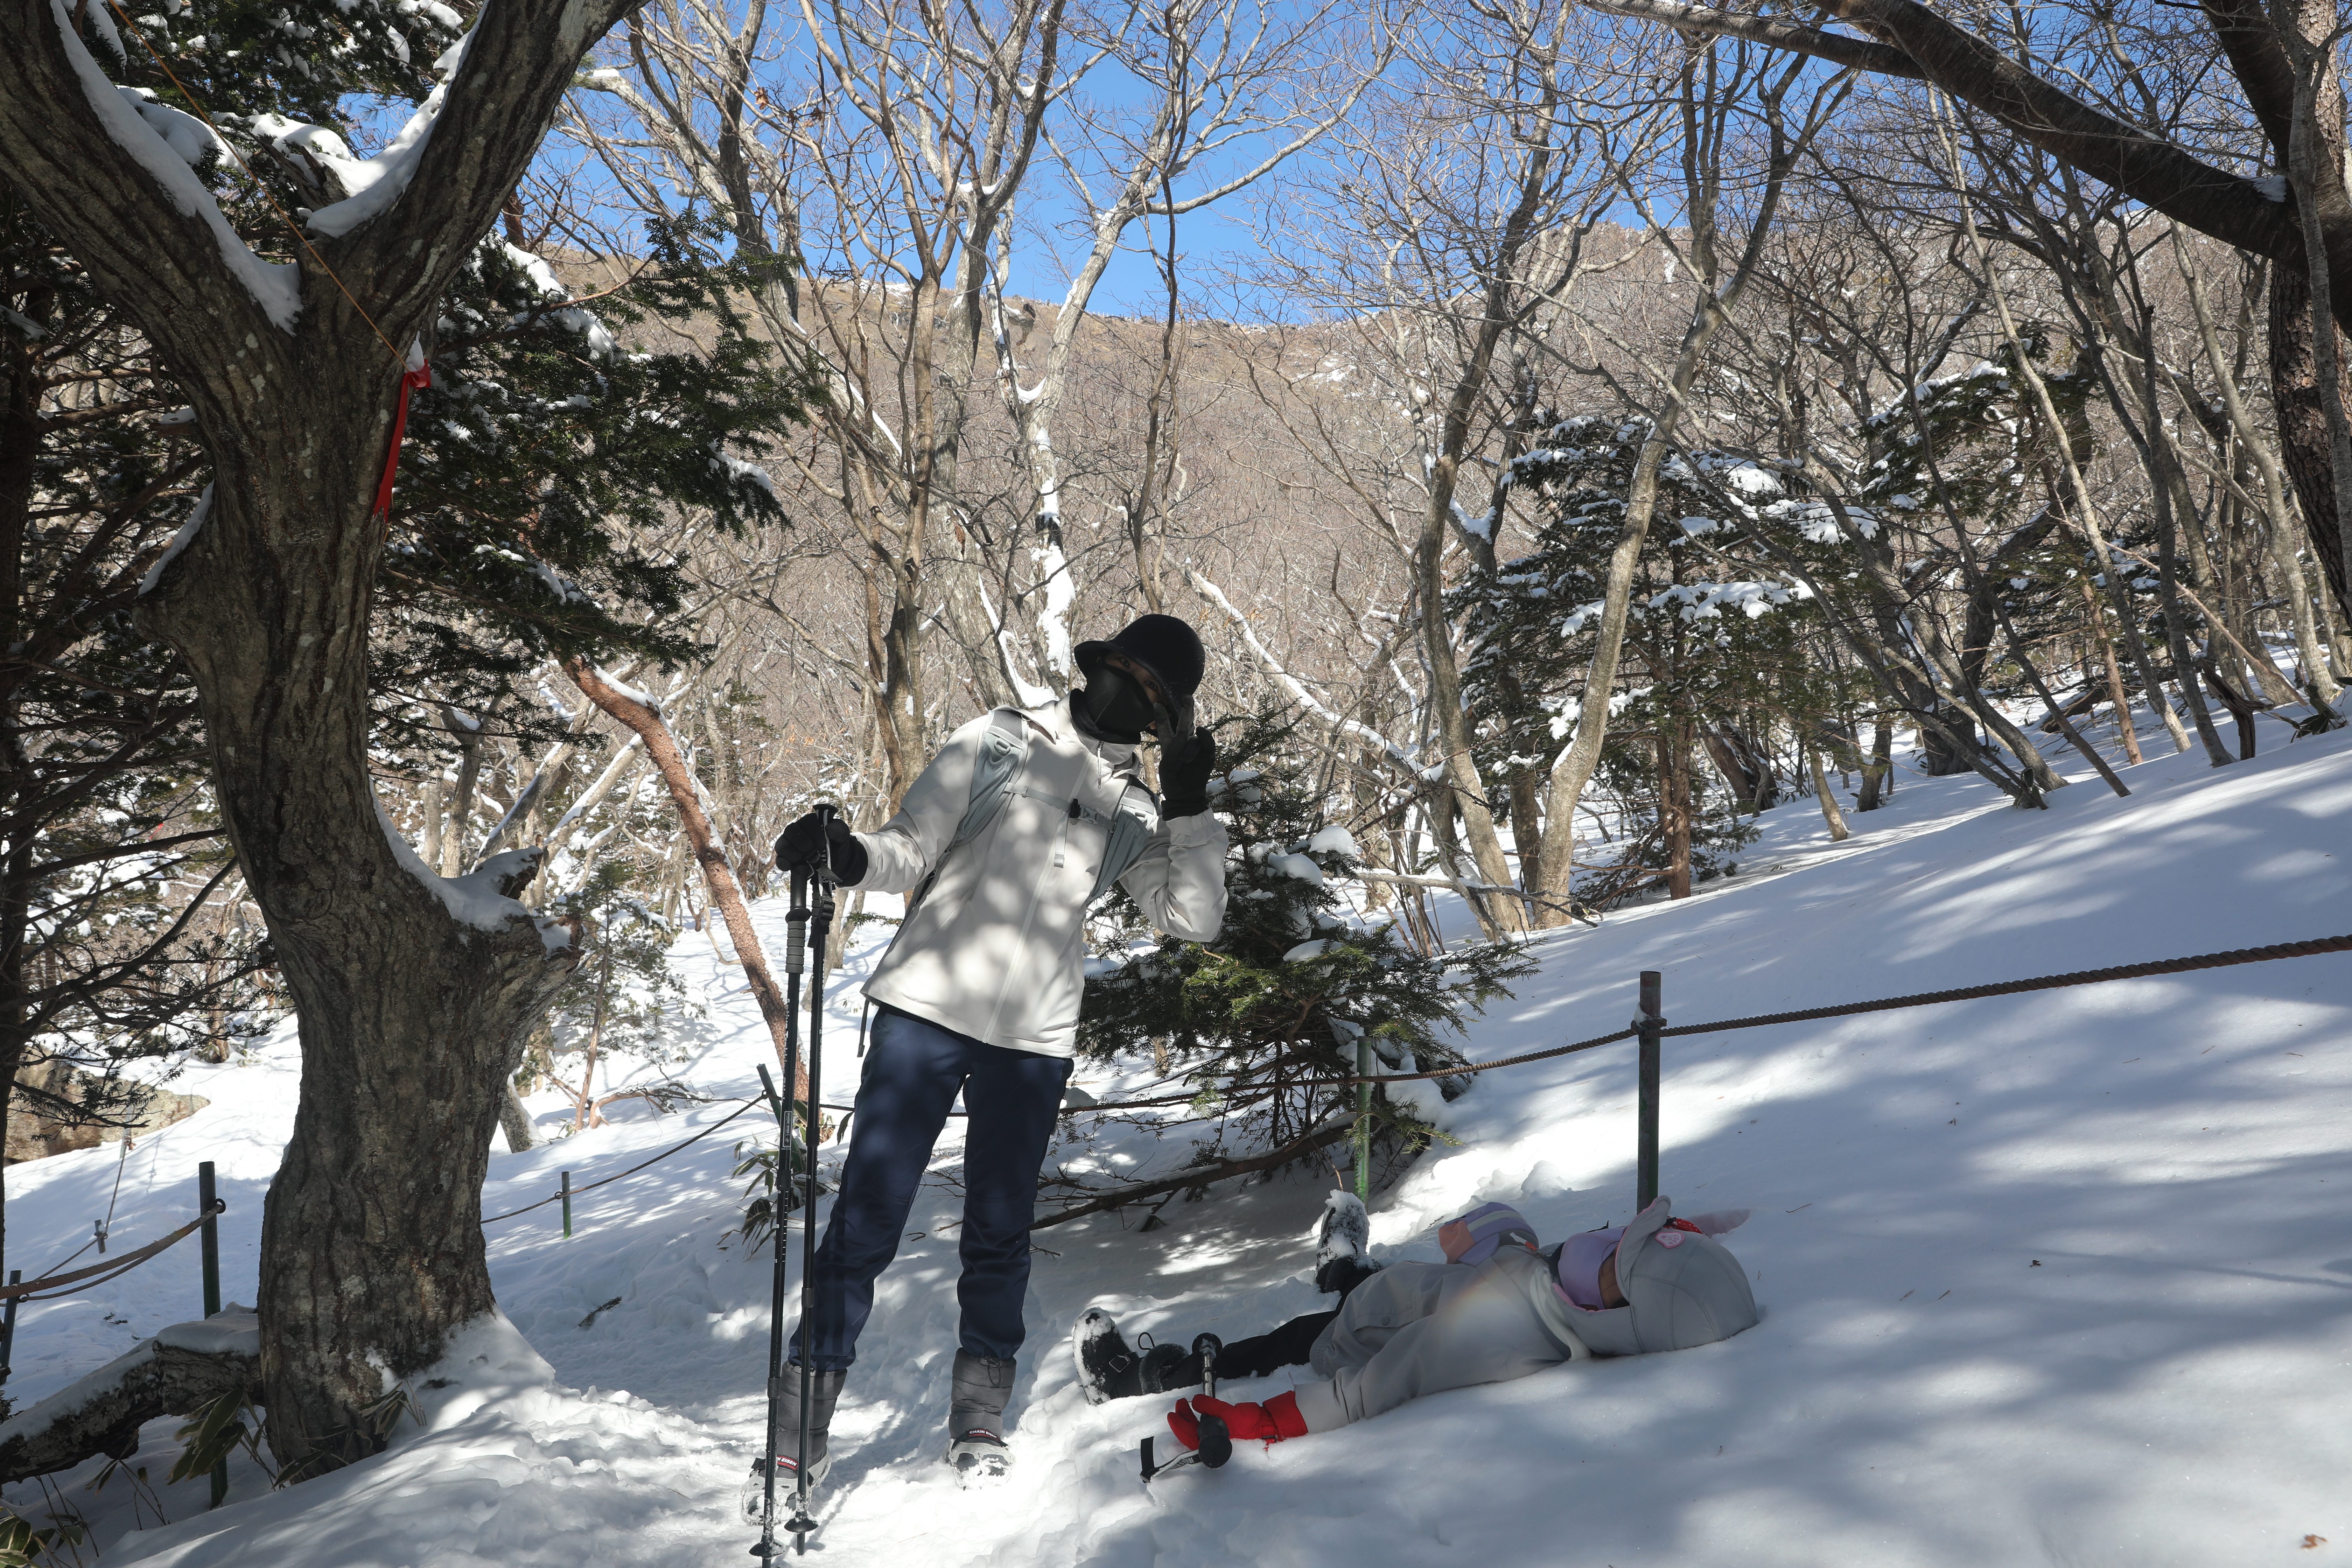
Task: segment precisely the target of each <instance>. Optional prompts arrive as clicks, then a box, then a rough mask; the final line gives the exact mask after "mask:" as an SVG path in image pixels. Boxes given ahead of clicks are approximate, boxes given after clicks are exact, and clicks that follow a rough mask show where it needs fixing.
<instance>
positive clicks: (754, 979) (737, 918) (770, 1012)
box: [563, 658, 824, 1100]
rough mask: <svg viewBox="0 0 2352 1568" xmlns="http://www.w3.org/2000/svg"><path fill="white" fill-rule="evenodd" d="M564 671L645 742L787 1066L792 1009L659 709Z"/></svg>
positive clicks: (802, 1086)
mask: <svg viewBox="0 0 2352 1568" xmlns="http://www.w3.org/2000/svg"><path fill="white" fill-rule="evenodd" d="M563 672H564V673H565V674H566V675H569V676H570V677H571V678H572V684H573V685H575V686H577V687H579V688H580V689H581V691H582V692H583V694H585V695H586V697H587V699H588V700H589V701H591V702H593V703H594V704H595V705H596V706H597V707H599V708H601V709H603V710H604V711H605V712H606V713H608V714H610V715H612V717H613V718H614V719H615V720H617V721H620V722H621V723H622V724H624V725H625V726H627V728H628V730H629V731H630V732H631V733H632V734H634V735H635V736H636V737H637V739H639V740H640V741H643V742H645V743H646V755H647V756H648V757H651V758H652V759H653V763H654V767H655V769H656V771H657V772H659V773H660V774H661V776H662V782H663V783H664V784H667V785H668V786H669V797H670V800H671V802H672V803H673V804H675V805H677V821H678V826H679V827H680V828H682V829H683V830H684V831H685V833H686V841H687V843H688V846H689V847H691V848H692V849H693V851H694V858H695V863H696V864H698V865H699V866H700V867H701V868H702V878H703V880H704V881H705V882H706V883H708V884H709V888H710V901H711V902H712V903H714V904H716V905H718V906H719V914H720V916H721V917H722V918H724V919H725V921H727V934H728V935H729V936H730V938H732V939H733V940H734V942H735V958H736V962H737V963H740V964H741V965H742V966H743V975H744V978H745V979H746V980H747V981H749V982H750V984H751V996H752V999H753V1000H754V1001H756V1002H757V1003H759V1005H760V1016H761V1019H762V1020H764V1021H765V1022H766V1024H767V1026H768V1037H769V1039H770V1041H771V1042H772V1044H773V1045H774V1047H775V1049H776V1060H777V1062H778V1063H779V1064H780V1065H787V1066H789V1065H791V1058H790V1056H789V1054H788V1053H787V1052H786V1051H785V1049H784V1035H785V1031H786V1030H787V1028H788V1027H789V1026H790V1025H791V1021H792V1019H791V1013H792V1009H791V1008H790V1007H789V1006H788V1005H786V1004H785V1002H784V997H783V993H782V992H781V991H778V990H777V989H776V982H775V980H774V978H773V977H772V975H770V974H769V973H768V957H767V953H766V952H765V951H764V950H763V949H762V948H761V946H760V933H759V932H758V931H754V930H753V929H752V928H751V911H750V910H746V909H745V908H744V907H743V893H742V889H740V888H738V887H737V886H736V885H735V872H734V870H733V868H730V866H729V865H728V864H727V852H726V851H725V850H723V849H721V848H720V847H719V844H718V842H717V840H716V839H715V838H714V837H712V835H711V832H710V818H709V816H708V815H706V814H705V813H704V811H703V809H702V796H701V791H700V790H698V788H697V787H696V785H695V779H694V775H693V774H692V773H688V771H687V767H686V759H685V758H684V757H683V756H681V755H680V754H679V753H678V749H677V740H676V739H675V738H674V737H673V736H672V735H671V734H670V732H669V725H668V724H667V722H665V721H663V719H662V716H661V710H659V709H658V708H656V707H655V706H654V705H653V703H652V702H651V701H650V700H646V699H645V698H643V697H642V696H641V695H640V694H638V693H635V692H625V691H623V690H622V689H620V688H618V687H617V686H614V684H613V683H612V682H611V681H608V680H606V679H604V673H603V671H601V670H599V669H597V668H596V667H595V666H594V665H592V664H590V663H589V662H588V661H587V660H586V659H584V658H569V659H566V660H564V662H563ZM809 984H810V985H811V986H812V987H813V988H814V989H815V990H816V991H817V992H819V993H820V994H821V993H822V992H823V990H824V975H823V973H818V974H815V975H813V976H811V977H810V981H809ZM793 1095H794V1096H795V1097H796V1098H798V1099H801V1100H806V1099H807V1098H808V1071H807V1069H806V1068H804V1067H803V1068H802V1069H801V1070H800V1072H799V1073H798V1074H797V1075H795V1077H794V1079H793Z"/></svg>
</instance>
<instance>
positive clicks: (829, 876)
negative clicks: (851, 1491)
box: [784, 805, 836, 1555]
mask: <svg viewBox="0 0 2352 1568" xmlns="http://www.w3.org/2000/svg"><path fill="white" fill-rule="evenodd" d="M835 815H836V813H835V810H834V808H833V807H832V806H829V805H820V806H818V807H817V808H816V816H817V826H818V827H819V828H820V829H822V830H823V831H824V839H823V843H824V861H823V862H822V863H821V864H820V865H819V866H818V868H817V872H816V903H815V906H814V909H813V910H811V915H812V919H813V924H812V925H811V928H810V931H809V956H810V957H811V958H812V959H814V961H815V962H814V966H813V973H812V974H811V976H810V979H809V993H808V995H809V1016H808V1080H809V1085H808V1108H807V1110H806V1112H805V1114H804V1118H803V1121H802V1123H801V1125H802V1127H803V1129H804V1131H803V1133H802V1135H801V1137H802V1142H801V1147H802V1148H803V1150H805V1151H806V1152H807V1158H806V1159H805V1161H804V1162H803V1164H802V1167H801V1180H802V1191H803V1197H802V1199H801V1201H802V1203H803V1205H806V1206H805V1208H804V1209H803V1215H802V1220H801V1446H800V1458H801V1463H800V1465H799V1466H798V1467H797V1471H798V1474H797V1479H798V1481H799V1483H800V1484H799V1489H798V1491H797V1493H796V1495H795V1497H794V1500H793V1517H792V1520H791V1521H790V1522H788V1523H787V1524H786V1525H785V1526H784V1528H785V1529H786V1530H789V1531H792V1532H793V1542H794V1544H793V1550H794V1551H795V1552H799V1553H802V1554H803V1555H805V1554H806V1553H807V1552H808V1538H809V1531H813V1530H814V1529H815V1528H816V1521H814V1520H813V1519H811V1518H810V1517H809V1511H808V1495H809V1484H808V1472H809V1468H808V1451H809V1437H810V1432H809V1423H810V1419H811V1416H812V1415H813V1412H812V1411H811V1409H810V1404H811V1396H812V1394H813V1392H814V1390H813V1387H812V1384H813V1383H814V1378H815V1364H816V1344H817V1339H816V1139H817V1122H816V1119H817V1107H818V1106H819V1105H821V1104H823V1103H824V1097H823V1093H822V1091H821V1089H820V1088H819V1086H820V1084H821V1083H822V1082H823V1079H822V1076H821V1075H822V1073H823V1071H824V942H825V938H826V936H827V935H828V934H829V933H830V932H831V931H832V930H833V889H834V876H833V819H834V817H835Z"/></svg>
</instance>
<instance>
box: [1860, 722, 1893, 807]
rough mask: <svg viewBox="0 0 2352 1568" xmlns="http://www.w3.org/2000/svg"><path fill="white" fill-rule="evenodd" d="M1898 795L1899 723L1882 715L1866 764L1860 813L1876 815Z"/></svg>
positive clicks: (1877, 724)
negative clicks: (1897, 747)
mask: <svg viewBox="0 0 2352 1568" xmlns="http://www.w3.org/2000/svg"><path fill="white" fill-rule="evenodd" d="M1894 794H1895V722H1894V721H1893V720H1891V719H1889V718H1887V716H1886V715H1885V714H1884V713H1881V714H1880V715H1879V716H1878V718H1877V720H1876V721H1875V722H1874V723H1873V725H1872V726H1871V734H1870V761H1869V762H1867V763H1864V764H1863V769H1862V794H1861V795H1859V796H1858V797H1856V799H1855V801H1854V803H1853V808H1854V809H1855V810H1856V811H1876V810H1877V809H1878V808H1879V807H1880V806H1882V805H1885V804H1886V802H1887V800H1888V799H1889V798H1891V797H1892V796H1893V795H1894Z"/></svg>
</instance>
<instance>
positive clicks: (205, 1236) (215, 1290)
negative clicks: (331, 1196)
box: [196, 1160, 228, 1508]
mask: <svg viewBox="0 0 2352 1568" xmlns="http://www.w3.org/2000/svg"><path fill="white" fill-rule="evenodd" d="M217 1199H218V1192H217V1188H216V1184H215V1181H214V1177H213V1163H212V1162H211V1161H210V1160H206V1161H205V1162H204V1163H201V1164H199V1165H198V1166H197V1167H196V1212H197V1213H198V1214H200V1215H203V1216H204V1220H205V1223H204V1228H203V1229H202V1230H200V1231H198V1232H197V1241H198V1245H199V1246H200V1247H202V1249H203V1253H204V1260H205V1317H207V1318H209V1317H212V1316H214V1315H215V1313H217V1312H219V1310H221V1291H220V1226H218V1225H217V1224H216V1223H215V1221H214V1219H213V1205H214V1204H215V1202H216V1201H217ZM212 1480H213V1500H212V1506H213V1507H215V1508H218V1507H220V1505H221V1504H222V1502H223V1501H225V1500H226V1499H227V1497H228V1460H227V1459H226V1458H223V1459H222V1460H221V1461H220V1462H219V1463H218V1464H216V1465H215V1466H214V1467H213V1476H212Z"/></svg>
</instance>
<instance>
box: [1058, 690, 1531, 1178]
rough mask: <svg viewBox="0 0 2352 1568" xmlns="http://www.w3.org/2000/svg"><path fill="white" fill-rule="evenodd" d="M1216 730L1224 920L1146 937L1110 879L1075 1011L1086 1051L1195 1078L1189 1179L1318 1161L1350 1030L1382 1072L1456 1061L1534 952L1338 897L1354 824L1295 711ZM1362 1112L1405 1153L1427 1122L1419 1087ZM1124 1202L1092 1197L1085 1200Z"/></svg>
mask: <svg viewBox="0 0 2352 1568" xmlns="http://www.w3.org/2000/svg"><path fill="white" fill-rule="evenodd" d="M1218 743H1219V751H1220V754H1221V756H1223V758H1224V759H1225V760H1226V763H1227V767H1226V771H1225V772H1224V773H1223V775H1221V776H1220V777H1218V778H1216V779H1213V780H1212V781H1211V784H1210V802H1211V806H1212V809H1213V810H1215V811H1216V812H1217V814H1218V816H1220V817H1221V818H1222V819H1223V821H1224V823H1225V825H1226V828H1227V832H1228V834H1229V836H1230V837H1231V840H1232V849H1231V851H1230V853H1229V855H1228V858H1227V860H1226V868H1225V888H1226V903H1225V920H1224V925H1223V929H1222V930H1221V931H1219V932H1218V934H1217V937H1216V940H1215V941H1213V942H1206V943H1202V942H1181V941H1177V940H1175V939H1173V938H1163V937H1157V936H1155V935H1154V934H1153V933H1152V932H1151V931H1150V928H1149V926H1148V925H1147V924H1146V923H1145V921H1144V920H1143V918H1142V915H1141V912H1140V911H1139V910H1137V908H1136V907H1135V904H1134V901H1133V900H1131V899H1129V897H1128V896H1127V894H1126V893H1125V891H1124V890H1123V889H1122V890H1120V891H1118V892H1117V893H1115V894H1113V895H1112V896H1111V897H1110V898H1109V899H1108V900H1106V902H1105V904H1104V906H1103V907H1102V910H1101V911H1100V914H1099V918H1098V920H1097V922H1096V924H1097V930H1098V931H1099V939H1098V940H1097V943H1096V947H1097V954H1098V956H1097V959H1096V960H1095V961H1093V962H1092V963H1091V964H1090V966H1089V976H1088V979H1087V989H1086V1001H1085V1005H1084V1007H1083V1009H1082V1011H1081V1013H1080V1016H1079V1021H1078V1050H1079V1054H1080V1055H1081V1057H1083V1058H1086V1059H1087V1060H1090V1061H1096V1062H1101V1063H1107V1064H1108V1063H1118V1062H1134V1061H1136V1060H1138V1059H1139V1058H1151V1059H1156V1060H1159V1061H1161V1062H1164V1064H1165V1069H1164V1070H1165V1071H1166V1073H1167V1075H1168V1076H1169V1077H1171V1079H1172V1080H1173V1081H1174V1082H1176V1083H1181V1084H1182V1085H1184V1086H1187V1087H1189V1088H1190V1089H1192V1091H1193V1093H1192V1102H1191V1104H1190V1105H1189V1106H1188V1107H1187V1108H1186V1110H1185V1118H1184V1119H1185V1120H1186V1121H1206V1122H1210V1123H1212V1124H1213V1126H1212V1128H1211V1130H1210V1131H1208V1133H1207V1135H1206V1136H1204V1137H1203V1138H1202V1139H1201V1140H1199V1141H1198V1142H1197V1143H1196V1145H1195V1148H1194V1152H1193V1155H1192V1169H1191V1170H1189V1171H1188V1173H1187V1176H1188V1178H1189V1179H1188V1180H1187V1181H1186V1183H1185V1184H1184V1185H1185V1186H1186V1187H1187V1188H1192V1189H1197V1188H1200V1187H1205V1186H1206V1185H1207V1184H1209V1183H1211V1182H1213V1181H1215V1180H1217V1179H1218V1178H1219V1177H1220V1176H1221V1175H1224V1174H1232V1173H1234V1171H1233V1170H1231V1169H1230V1167H1233V1166H1235V1165H1238V1164H1244V1163H1249V1168H1252V1169H1263V1168H1265V1165H1264V1164H1263V1163H1262V1162H1263V1161H1264V1160H1265V1156H1266V1155H1268V1154H1275V1155H1279V1156H1281V1157H1282V1161H1281V1163H1289V1162H1292V1161H1307V1160H1316V1159H1323V1158H1328V1155H1325V1154H1324V1153H1322V1151H1324V1150H1326V1149H1328V1146H1329V1145H1331V1144H1332V1143H1335V1142H1338V1141H1339V1140H1340V1139H1342V1138H1344V1137H1346V1136H1348V1135H1349V1133H1350V1132H1351V1131H1353V1130H1354V1126H1355V1123H1354V1120H1353V1113H1354V1110H1355V1107H1356V1100H1357V1096H1356V1090H1355V1089H1352V1088H1341V1087H1335V1086H1334V1083H1333V1080H1336V1079H1349V1078H1352V1077H1354V1076H1356V1073H1357V1052H1356V1048H1355V1043H1356V1041H1357V1040H1358V1039H1360V1038H1362V1039H1368V1040H1369V1041H1370V1043H1371V1045H1372V1047H1373V1051H1374V1053H1375V1056H1376V1057H1377V1058H1378V1060H1379V1061H1380V1063H1381V1067H1382V1070H1384V1071H1404V1072H1422V1071H1436V1070H1442V1069H1443V1068H1448V1067H1454V1066H1459V1065H1460V1064H1462V1063H1463V1062H1464V1061H1465V1060H1466V1059H1467V1058H1465V1057H1464V1056H1463V1055H1462V1054H1461V1051H1462V1047H1461V1042H1460V1035H1461V1032H1462V1031H1463V1030H1464V1029H1465V1027H1466V1026H1467V1025H1468V1023H1469V1020H1470V1019H1472V1018H1473V1017H1475V1016H1476V1015H1477V1014H1478V1013H1479V1012H1480V1011H1482V1010H1483V1008H1484V1007H1485V1005H1486V1003H1488V1002H1490V1001H1492V1000H1493V999H1495V998H1496V997H1497V996H1507V995H1508V994H1510V993H1509V990H1508V987H1507V983H1508V982H1509V981H1510V980H1512V979H1514V978H1516V977H1517V976H1519V975H1521V974H1525V973H1528V972H1529V971H1530V970H1531V969H1532V967H1533V965H1532V964H1531V963H1529V962H1528V960H1527V959H1526V957H1525V956H1524V955H1523V954H1522V953H1521V952H1519V950H1518V949H1517V948H1516V947H1514V946H1512V945H1509V944H1507V943H1490V942H1464V943H1459V944H1457V945H1455V946H1454V948H1452V949H1451V950H1449V951H1446V952H1418V951H1416V950H1415V949H1413V948H1412V946H1410V945H1408V943H1407V942H1405V941H1404V939H1403V933H1402V930H1401V928H1400V926H1399V925H1398V924H1397V922H1396V921H1393V920H1388V919H1381V918H1378V917H1377V916H1367V915H1366V914H1364V913H1361V912H1359V911H1357V910H1353V909H1351V908H1349V902H1348V900H1345V899H1344V898H1343V896H1342V892H1343V888H1344V886H1345V884H1346V882H1347V879H1348V878H1349V874H1350V873H1351V872H1352V871H1353V870H1354V868H1355V867H1356V865H1357V863H1358V855H1357V847H1356V843H1355V839H1354V838H1353V837H1352V836H1351V835H1350V833H1349V830H1348V829H1347V827H1346V826H1344V825H1341V824H1334V823H1330V822H1328V821H1327V820H1326V817H1325V815H1324V814H1325V812H1326V810H1327V809H1328V802H1327V801H1326V800H1324V799H1323V798H1321V797H1320V796H1319V795H1318V792H1317V790H1316V789H1315V787H1314V784H1313V781H1314V778H1315V776H1316V774H1315V762H1314V758H1313V755H1312V752H1311V751H1310V748H1309V747H1308V746H1307V744H1306V743H1305V742H1303V741H1302V740H1301V738H1300V737H1299V735H1298V733H1297V727H1296V721H1294V720H1289V719H1286V718H1285V717H1283V716H1282V715H1280V714H1278V713H1276V712H1274V711H1270V710H1269V711H1263V712H1260V713H1258V714H1257V715H1255V716H1254V717H1251V718H1248V719H1245V720H1239V721H1231V722H1230V723H1229V724H1227V725H1225V726H1221V727H1220V733H1219V741H1218ZM1447 1087H1448V1089H1450V1090H1451V1091H1453V1092H1459V1090H1460V1089H1461V1087H1462V1085H1461V1084H1460V1083H1459V1082H1458V1081H1448V1082H1447ZM1449 1097H1450V1096H1449ZM1372 1118H1373V1121H1374V1123H1375V1125H1376V1126H1377V1128H1378V1129H1379V1131H1380V1135H1381V1139H1382V1141H1383V1142H1384V1143H1385V1144H1386V1145H1387V1146H1389V1147H1390V1148H1391V1149H1394V1150H1396V1151H1398V1152H1411V1151H1412V1150H1416V1149H1418V1148H1420V1147H1421V1146H1423V1144H1425V1143H1426V1142H1427V1141H1428V1140H1429V1138H1430V1137H1431V1135H1432V1131H1433V1129H1432V1127H1431V1125H1430V1123H1429V1121H1428V1120H1427V1117H1426V1114H1425V1113H1424V1111H1423V1110H1422V1109H1421V1108H1420V1104H1419V1096H1418V1095H1417V1094H1414V1095H1408V1094H1404V1093H1400V1094H1397V1095H1391V1094H1390V1093H1389V1092H1388V1091H1387V1090H1385V1089H1381V1090H1380V1091H1378V1092H1376V1093H1375V1094H1374V1096H1373V1101H1372ZM1154 1190H1155V1191H1156V1190H1157V1189H1156V1188H1155V1189H1154ZM1147 1195H1148V1194H1147ZM1118 1201H1120V1200H1118V1198H1117V1196H1116V1195H1115V1194H1108V1195H1107V1194H1095V1195H1093V1196H1092V1197H1090V1198H1089V1199H1088V1200H1087V1206H1088V1207H1105V1206H1111V1204H1112V1203H1115V1202H1118ZM1162 1201H1163V1202H1164V1201H1165V1200H1164V1199H1163V1200H1162Z"/></svg>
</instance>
